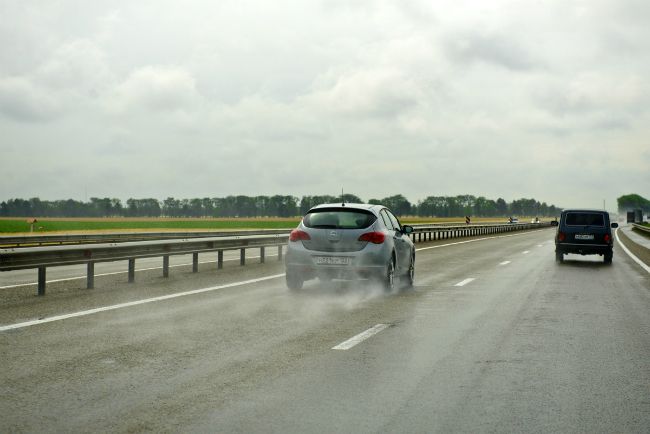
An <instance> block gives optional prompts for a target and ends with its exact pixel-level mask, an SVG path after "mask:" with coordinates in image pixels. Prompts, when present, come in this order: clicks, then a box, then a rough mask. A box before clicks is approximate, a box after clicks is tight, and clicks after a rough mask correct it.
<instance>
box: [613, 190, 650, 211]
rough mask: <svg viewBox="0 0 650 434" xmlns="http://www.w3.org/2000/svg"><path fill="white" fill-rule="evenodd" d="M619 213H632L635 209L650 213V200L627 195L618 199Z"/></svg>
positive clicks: (636, 195) (635, 195)
mask: <svg viewBox="0 0 650 434" xmlns="http://www.w3.org/2000/svg"><path fill="white" fill-rule="evenodd" d="M616 201H617V202H618V210H619V212H624V211H632V210H635V209H640V210H643V212H644V213H648V212H650V200H648V199H646V198H645V197H643V196H639V195H638V194H625V195H623V196H621V197H619V198H618V199H616Z"/></svg>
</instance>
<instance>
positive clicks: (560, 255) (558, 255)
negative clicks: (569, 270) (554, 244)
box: [555, 252, 564, 264]
mask: <svg viewBox="0 0 650 434" xmlns="http://www.w3.org/2000/svg"><path fill="white" fill-rule="evenodd" d="M555 261H556V262H559V263H560V264H561V263H562V262H564V253H562V252H555Z"/></svg>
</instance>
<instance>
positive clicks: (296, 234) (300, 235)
mask: <svg viewBox="0 0 650 434" xmlns="http://www.w3.org/2000/svg"><path fill="white" fill-rule="evenodd" d="M307 240H311V237H310V236H309V234H308V233H307V232H305V231H301V230H300V229H294V230H292V231H291V233H290V234H289V241H307Z"/></svg>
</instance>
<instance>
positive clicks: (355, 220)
mask: <svg viewBox="0 0 650 434" xmlns="http://www.w3.org/2000/svg"><path fill="white" fill-rule="evenodd" d="M375 220H377V217H375V215H374V214H372V213H371V212H368V211H364V210H346V209H332V208H321V209H315V210H313V211H310V212H309V213H307V215H305V217H304V218H303V220H302V223H303V224H304V225H305V226H307V227H308V228H314V229H365V228H367V227H369V226H370V225H372V224H373V223H374V222H375Z"/></svg>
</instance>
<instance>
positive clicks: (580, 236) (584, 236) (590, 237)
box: [576, 234, 594, 240]
mask: <svg viewBox="0 0 650 434" xmlns="http://www.w3.org/2000/svg"><path fill="white" fill-rule="evenodd" d="M593 239H594V235H593V234H576V240H593Z"/></svg>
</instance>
